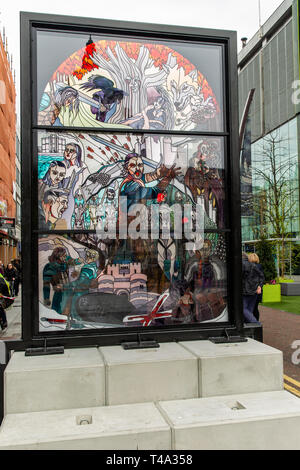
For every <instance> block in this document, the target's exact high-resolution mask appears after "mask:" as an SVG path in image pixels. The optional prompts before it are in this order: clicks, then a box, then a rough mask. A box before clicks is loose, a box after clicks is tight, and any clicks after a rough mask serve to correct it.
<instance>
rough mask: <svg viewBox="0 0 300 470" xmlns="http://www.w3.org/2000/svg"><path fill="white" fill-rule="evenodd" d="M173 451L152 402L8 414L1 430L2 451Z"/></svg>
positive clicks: (169, 439)
mask: <svg viewBox="0 0 300 470" xmlns="http://www.w3.org/2000/svg"><path fill="white" fill-rule="evenodd" d="M80 423H82V424H80ZM88 423H89V424H88ZM170 448H171V431H170V428H169V426H168V424H167V423H166V421H165V420H164V418H163V417H162V416H161V414H160V413H159V411H158V410H157V408H156V407H155V405H154V404H152V403H142V404H134V405H119V406H112V407H96V408H82V409H69V410H57V411H44V412H35V413H22V414H9V415H6V416H5V418H4V420H3V423H2V426H1V428H0V451H1V450H115V449H118V450H126V449H129V450H142V449H153V450H156V449H167V450H168V449H170Z"/></svg>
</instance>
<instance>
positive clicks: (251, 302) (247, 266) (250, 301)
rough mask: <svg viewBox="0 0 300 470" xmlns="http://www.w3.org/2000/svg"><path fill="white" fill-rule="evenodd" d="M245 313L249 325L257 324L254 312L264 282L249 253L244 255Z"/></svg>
mask: <svg viewBox="0 0 300 470" xmlns="http://www.w3.org/2000/svg"><path fill="white" fill-rule="evenodd" d="M242 282H243V313H244V318H245V321H246V322H247V323H257V319H256V318H255V316H254V314H253V311H254V307H255V304H256V300H257V295H258V294H260V293H261V289H262V286H263V282H264V276H263V274H262V272H261V271H260V270H259V269H258V268H257V266H256V263H250V261H249V260H248V255H247V253H243V255H242Z"/></svg>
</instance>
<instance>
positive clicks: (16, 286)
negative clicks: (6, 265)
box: [11, 258, 21, 296]
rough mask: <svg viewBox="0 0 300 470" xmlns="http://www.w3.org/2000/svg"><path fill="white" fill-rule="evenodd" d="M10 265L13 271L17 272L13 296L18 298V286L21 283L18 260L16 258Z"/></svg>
mask: <svg viewBox="0 0 300 470" xmlns="http://www.w3.org/2000/svg"><path fill="white" fill-rule="evenodd" d="M11 264H12V265H13V267H14V268H15V270H16V271H17V277H16V279H15V285H14V288H15V296H18V295H19V286H20V282H21V263H20V260H19V259H17V258H16V259H14V260H12V262H11Z"/></svg>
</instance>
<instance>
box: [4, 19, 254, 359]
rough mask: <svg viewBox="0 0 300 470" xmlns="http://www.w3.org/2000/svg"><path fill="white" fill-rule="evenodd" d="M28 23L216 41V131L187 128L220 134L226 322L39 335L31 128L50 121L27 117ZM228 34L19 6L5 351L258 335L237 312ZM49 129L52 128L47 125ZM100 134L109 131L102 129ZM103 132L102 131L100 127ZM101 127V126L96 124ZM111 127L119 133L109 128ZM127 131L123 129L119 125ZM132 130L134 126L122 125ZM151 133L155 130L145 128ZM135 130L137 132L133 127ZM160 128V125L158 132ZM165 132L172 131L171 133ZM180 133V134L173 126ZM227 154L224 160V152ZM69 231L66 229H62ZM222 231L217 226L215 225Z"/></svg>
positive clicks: (30, 110)
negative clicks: (13, 295)
mask: <svg viewBox="0 0 300 470" xmlns="http://www.w3.org/2000/svg"><path fill="white" fill-rule="evenodd" d="M36 28H38V29H47V30H49V29H50V30H55V31H57V30H60V31H76V32H77V31H79V32H80V31H83V32H85V33H92V34H93V33H97V32H98V33H101V35H104V34H108V35H112V34H114V35H119V36H120V37H122V36H123V37H126V36H129V35H130V36H134V37H137V38H138V37H142V38H153V39H154V38H156V39H169V40H179V41H189V42H193V43H197V42H200V41H201V43H203V42H210V43H214V44H223V46H224V56H225V57H224V59H225V60H224V70H223V73H224V78H225V80H224V82H223V83H224V85H223V87H224V89H223V95H224V101H225V102H224V118H223V122H224V126H225V131H224V132H213V133H210V132H192V133H190V134H192V135H199V136H201V135H206V136H209V135H213V136H215V137H217V136H219V137H223V138H224V140H225V161H226V162H227V167H226V168H225V170H226V171H225V175H226V176H225V178H226V181H225V187H226V189H227V198H228V200H227V204H228V205H227V207H228V211H227V217H226V219H227V226H229V227H230V233H228V230H224V231H223V232H224V233H225V234H226V236H227V239H228V245H227V250H228V253H227V272H228V278H227V279H228V281H227V289H228V310H229V312H230V321H229V322H226V323H216V322H215V323H213V322H211V323H206V324H201V323H199V324H196V325H195V324H193V325H186V326H183V325H181V326H179V325H178V326H176V327H172V326H168V327H167V326H165V327H159V328H157V327H147V328H145V327H128V328H113V329H105V330H80V331H74V330H71V331H63V332H55V331H53V332H48V333H40V332H39V331H38V329H37V323H36V321H35V319H37V318H38V315H37V309H38V300H37V272H38V270H37V263H38V259H37V258H38V256H37V238H38V234H37V232H36V231H33V229H32V228H33V226H34V224H33V221H34V220H36V211H37V203H36V202H37V195H36V193H37V191H36V184H35V183H34V181H37V168H36V164H34V159H33V158H32V156H33V155H36V151H35V150H36V133H37V130H38V129H41V130H47V129H49V130H51V131H53V127H50V126H46V127H45V126H44V127H42V126H37V125H36V122H35V113H36V110H37V106H36V104H37V103H36V65H37V58H36V52H35V49H34V45H35V41H36V34H35V33H36ZM236 44H237V41H236V33H235V32H232V31H219V30H210V29H198V28H189V27H179V26H176V27H174V26H168V25H163V26H162V25H154V24H147V23H132V22H118V21H113V20H102V19H101V20H96V19H92V18H74V17H70V16H56V15H55V16H54V15H44V14H36V13H24V12H21V118H22V119H21V138H22V198H23V199H22V264H23V286H22V339H21V340H20V341H18V340H16V341H9V342H7V347H8V350H25V349H26V348H29V347H30V348H34V347H36V348H38V347H43V346H44V345H45V340H46V341H47V344H48V345H49V346H53V347H54V346H65V347H82V346H91V345H112V344H121V343H122V342H128V341H135V340H136V339H138V341H141V340H143V341H144V340H147V339H149V340H156V341H158V342H165V341H181V340H191V339H195V340H196V339H207V338H209V337H216V336H224V335H226V334H227V335H228V334H229V335H242V336H251V337H254V338H256V339H259V340H261V339H262V331H261V327H259V326H257V325H255V324H253V325H244V323H243V314H242V295H241V292H242V285H241V277H242V276H241V230H240V174H239V140H238V127H239V126H238V94H237V48H236ZM55 130H57V128H56V129H55ZM63 130H64V132H66V131H68V130H70V131H72V132H76V131H81V132H82V131H85V132H95V128H93V129H89V128H66V127H64V128H63ZM104 131H105V133H108V132H109V131H110V129H109V128H105V130H104ZM104 131H103V132H104ZM97 132H101V129H97ZM113 132H114V133H116V132H118V133H119V132H122V131H121V130H117V129H116V128H114V129H113ZM126 132H128V130H126ZM129 132H130V133H131V132H132V133H134V130H130V131H129ZM151 132H152V133H155V134H159V133H160V132H158V131H149V130H147V132H146V133H147V134H150V133H151ZM138 133H141V130H139V131H138ZM161 133H162V134H167V133H168V132H167V131H163V132H161ZM170 134H176V132H173V131H171V132H170ZM179 134H182V132H179ZM228 156H230V158H229V157H228ZM68 232H70V231H68V230H66V231H64V233H68ZM218 232H222V230H218Z"/></svg>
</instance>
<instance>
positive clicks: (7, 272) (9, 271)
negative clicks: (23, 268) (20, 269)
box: [4, 263, 18, 295]
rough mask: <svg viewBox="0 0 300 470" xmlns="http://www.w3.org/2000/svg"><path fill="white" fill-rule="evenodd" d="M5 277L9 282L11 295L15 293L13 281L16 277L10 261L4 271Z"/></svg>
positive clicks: (16, 274) (15, 271)
mask: <svg viewBox="0 0 300 470" xmlns="http://www.w3.org/2000/svg"><path fill="white" fill-rule="evenodd" d="M4 277H5V279H6V280H7V281H8V282H9V285H10V291H11V295H14V293H15V281H16V279H17V277H18V273H17V270H16V268H14V267H13V265H12V263H8V265H7V268H6V269H5V272H4Z"/></svg>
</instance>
